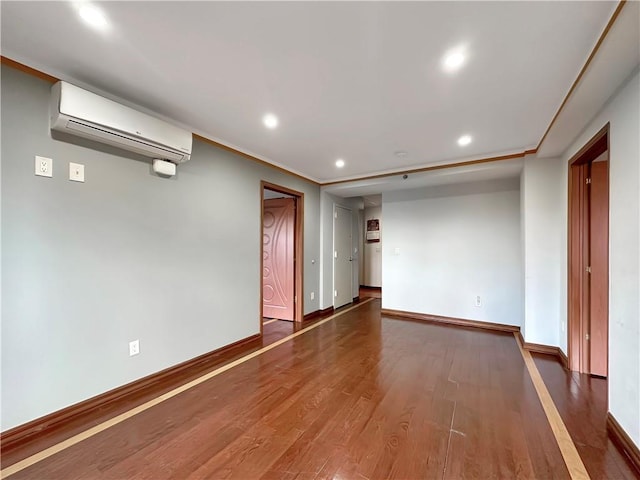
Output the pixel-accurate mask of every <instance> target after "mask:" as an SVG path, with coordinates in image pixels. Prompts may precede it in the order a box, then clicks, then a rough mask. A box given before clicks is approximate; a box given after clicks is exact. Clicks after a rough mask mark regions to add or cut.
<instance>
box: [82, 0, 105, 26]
mask: <svg viewBox="0 0 640 480" xmlns="http://www.w3.org/2000/svg"><path fill="white" fill-rule="evenodd" d="M78 15H80V18H82V19H83V20H84V21H85V22H86V23H87V24H89V25H90V26H92V27H93V28H97V29H100V30H104V29H105V28H107V26H108V25H109V24H108V22H107V18H106V17H105V16H104V13H102V10H100V9H99V8H97V7H94V6H93V5H83V6H81V7H80V9H79V10H78Z"/></svg>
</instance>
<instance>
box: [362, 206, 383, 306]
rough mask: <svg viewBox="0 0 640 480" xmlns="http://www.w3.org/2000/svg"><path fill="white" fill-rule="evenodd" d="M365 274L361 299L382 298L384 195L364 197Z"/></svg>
mask: <svg viewBox="0 0 640 480" xmlns="http://www.w3.org/2000/svg"><path fill="white" fill-rule="evenodd" d="M362 200H363V206H364V212H363V225H362V228H363V232H362V233H363V244H362V251H363V259H362V260H363V269H362V270H363V272H362V276H361V277H360V278H361V279H362V281H361V282H360V292H359V293H360V297H363V298H364V297H373V298H381V297H382V242H383V238H382V195H381V194H378V195H368V196H365V197H362Z"/></svg>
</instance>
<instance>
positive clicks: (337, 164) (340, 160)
mask: <svg viewBox="0 0 640 480" xmlns="http://www.w3.org/2000/svg"><path fill="white" fill-rule="evenodd" d="M336 167H338V168H342V167H344V160H342V159H341V158H339V159H338V160H336Z"/></svg>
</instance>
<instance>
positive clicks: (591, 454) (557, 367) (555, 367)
mask: <svg viewBox="0 0 640 480" xmlns="http://www.w3.org/2000/svg"><path fill="white" fill-rule="evenodd" d="M532 356H533V359H534V361H535V363H536V365H537V367H538V371H539V372H540V374H541V376H542V378H543V379H544V382H545V384H546V385H547V389H548V390H549V393H550V394H551V397H552V398H553V403H554V404H555V405H556V408H557V409H558V412H559V413H560V416H561V417H562V420H563V421H564V424H565V425H566V426H567V430H569V433H570V434H571V437H572V438H573V442H574V444H575V445H576V448H577V450H578V453H579V454H580V457H581V458H582V461H583V462H584V464H585V467H586V468H587V471H588V472H589V475H590V476H591V478H594V479H595V478H612V479H620V480H622V479H635V478H640V472H636V471H635V470H634V468H633V466H632V465H631V463H630V462H629V461H628V460H627V459H626V457H625V456H624V455H623V454H622V453H621V452H620V451H619V450H618V449H617V447H616V446H615V444H614V443H613V442H612V441H611V439H610V438H609V436H608V435H607V428H606V415H607V381H606V380H605V379H603V378H598V377H592V376H590V375H586V374H580V373H578V372H570V371H567V370H565V369H564V368H562V365H561V364H560V362H559V361H558V360H557V359H556V358H555V357H552V356H550V355H543V354H538V353H535V354H532Z"/></svg>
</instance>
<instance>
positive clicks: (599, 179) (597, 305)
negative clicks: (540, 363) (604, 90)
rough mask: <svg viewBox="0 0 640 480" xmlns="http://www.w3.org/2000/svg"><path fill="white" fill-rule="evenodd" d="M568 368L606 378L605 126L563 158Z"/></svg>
mask: <svg viewBox="0 0 640 480" xmlns="http://www.w3.org/2000/svg"><path fill="white" fill-rule="evenodd" d="M568 182H569V238H568V240H569V241H568V262H569V265H568V272H569V278H568V328H567V335H568V342H567V345H568V353H569V356H568V357H569V368H570V369H571V370H576V371H578V372H581V373H588V374H591V375H597V376H601V377H606V376H607V373H608V356H609V345H608V342H609V335H608V332H609V125H608V124H607V125H606V126H605V127H604V128H602V130H600V131H599V132H598V133H597V134H596V135H595V136H594V137H593V138H592V139H591V140H590V141H589V142H588V143H587V144H586V145H585V146H584V147H583V148H582V149H581V150H580V151H579V152H578V153H577V154H576V155H574V156H573V158H571V160H569V175H568Z"/></svg>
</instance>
